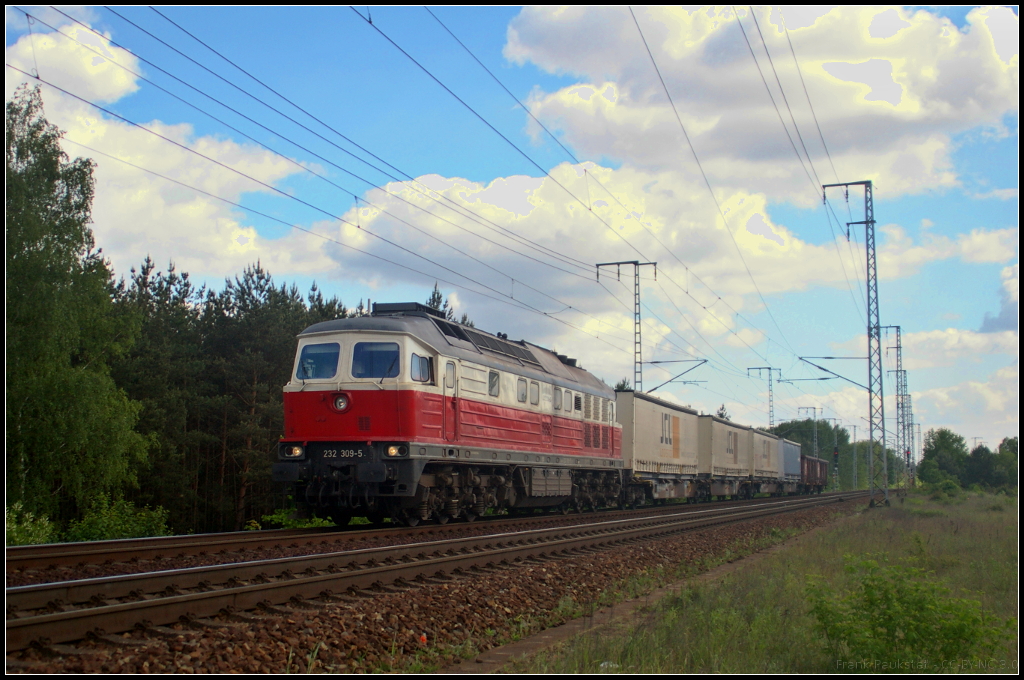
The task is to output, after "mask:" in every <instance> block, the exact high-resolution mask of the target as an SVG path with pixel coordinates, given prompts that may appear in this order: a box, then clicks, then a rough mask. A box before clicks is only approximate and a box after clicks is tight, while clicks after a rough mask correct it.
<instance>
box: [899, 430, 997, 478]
mask: <svg viewBox="0 0 1024 680" xmlns="http://www.w3.org/2000/svg"><path fill="white" fill-rule="evenodd" d="M918 478H919V479H920V480H921V481H922V482H926V483H928V484H932V485H938V484H941V483H943V482H945V481H947V480H953V481H955V482H956V483H957V484H958V485H959V486H961V487H972V488H974V487H976V488H999V487H1007V486H1016V485H1017V438H1016V437H1013V438H1009V437H1007V438H1005V439H1003V441H1002V442H1000V444H999V447H998V449H997V451H992V450H991V449H989V448H988V447H987V446H985V445H981V446H977V447H975V448H974V450H973V451H971V452H970V453H968V452H967V441H966V440H965V439H964V438H963V437H961V436H960V435H958V434H956V433H955V432H953V431H951V430H948V429H945V428H941V429H938V430H930V431H929V432H928V434H927V435H926V436H925V441H924V458H923V460H922V461H921V463H920V465H919V466H918Z"/></svg>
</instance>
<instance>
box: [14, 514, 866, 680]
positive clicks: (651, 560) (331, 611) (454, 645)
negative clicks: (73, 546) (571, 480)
mask: <svg viewBox="0 0 1024 680" xmlns="http://www.w3.org/2000/svg"><path fill="white" fill-rule="evenodd" d="M858 508H859V504H857V503H844V504H840V505H830V506H825V507H821V508H812V509H807V510H802V511H798V512H791V513H787V514H784V515H779V516H776V517H769V518H764V519H759V520H754V521H751V522H746V523H743V524H736V525H729V526H725V527H717V528H709V529H705V530H700V531H695V532H691V533H687V534H683V535H680V536H678V537H673V538H669V539H664V538H662V539H658V540H654V541H648V542H644V543H637V544H633V545H628V546H624V547H618V548H616V549H615V550H609V551H605V552H601V553H597V554H588V555H584V556H577V557H571V558H565V559H560V560H552V561H545V562H539V563H524V564H520V565H517V566H515V567H514V568H511V569H507V570H498V571H494V572H482V573H465V574H461V575H452V576H451V580H447V581H443V582H434V581H432V582H429V583H425V584H418V587H415V588H411V589H409V590H406V591H402V592H382V593H378V594H375V595H373V596H370V597H347V598H345V599H344V601H339V602H332V603H328V604H326V605H325V606H322V607H321V608H317V609H308V610H307V609H301V610H300V609H294V608H288V609H279V610H277V611H276V612H264V613H262V614H261V613H256V614H247V615H243V617H245V618H246V619H247V620H245V621H241V622H234V623H231V625H224V624H223V623H222V624H221V625H220V626H218V627H212V628H204V629H202V630H198V631H197V630H191V629H188V628H184V627H183V626H182V625H180V624H179V625H176V626H174V627H173V628H174V629H175V630H177V631H178V633H179V634H172V635H173V637H165V636H163V635H160V636H158V635H156V634H154V633H152V632H148V633H147V632H142V631H135V632H132V633H126V634H124V635H123V636H119V637H121V639H122V640H124V644H121V645H115V644H113V643H111V642H109V641H106V640H91V641H84V642H81V643H79V644H78V645H77V646H75V647H74V649H75V651H76V653H73V654H56V655H54V654H52V653H51V652H48V651H45V650H38V649H31V650H25V651H22V652H17V653H14V654H11V655H8V657H7V659H8V667H7V670H8V672H32V673H120V672H127V673H228V672H248V673H282V672H306V671H309V670H314V671H328V672H372V671H388V670H398V671H414V670H421V669H430V668H436V667H443V666H445V665H448V664H451V663H454V662H458V660H459V659H461V658H464V657H466V656H469V655H471V654H474V653H476V652H479V651H483V650H486V649H489V648H491V647H494V646H497V645H498V644H500V643H501V642H502V641H508V640H511V639H518V638H519V637H522V636H525V635H528V634H531V633H534V632H536V631H538V630H541V629H543V628H546V627H550V626H554V625H558V624H559V623H562V622H564V621H565V620H567V619H569V618H572V616H573V614H574V613H576V614H578V612H579V611H581V609H585V608H586V607H587V606H588V605H593V603H596V602H597V601H598V598H599V597H600V596H601V594H602V593H603V592H605V591H606V590H609V589H610V588H614V587H615V586H616V585H618V584H621V583H623V582H624V581H625V580H627V579H629V578H630V577H637V576H641V575H643V574H645V573H647V574H656V573H663V574H665V575H666V578H670V577H671V576H673V575H675V574H676V573H678V569H679V568H681V567H684V566H687V565H688V566H691V567H694V568H696V567H697V566H698V565H700V564H704V563H705V562H706V560H708V558H716V557H718V558H720V557H722V556H723V555H724V554H725V551H726V550H727V549H729V548H730V547H731V549H732V550H733V552H735V551H736V547H737V546H738V545H750V544H752V543H754V542H757V541H760V540H764V539H766V538H768V537H770V536H771V535H772V532H773V529H783V530H786V529H796V530H800V531H803V530H807V529H810V528H812V527H815V526H819V525H821V524H824V523H827V522H830V521H831V520H832V519H833V518H834V517H835V516H836V515H838V514H848V513H850V512H853V511H854V510H856V509H858ZM463 528H465V525H463ZM460 535H465V534H464V533H460ZM108 566H109V565H108ZM161 566H164V565H161ZM659 568H660V571H658V570H659ZM654 580H655V579H652V580H651V584H650V587H651V588H654V587H656V586H657V585H660V584H658V583H655V582H654ZM167 633H168V634H170V631H169V630H168V631H167ZM130 641H145V643H146V644H145V645H144V646H136V645H132V646H128V644H129V643H130Z"/></svg>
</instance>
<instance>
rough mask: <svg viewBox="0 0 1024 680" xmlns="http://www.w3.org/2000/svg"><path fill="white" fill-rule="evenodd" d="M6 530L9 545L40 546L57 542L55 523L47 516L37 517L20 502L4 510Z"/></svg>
mask: <svg viewBox="0 0 1024 680" xmlns="http://www.w3.org/2000/svg"><path fill="white" fill-rule="evenodd" d="M4 528H5V530H6V539H7V545H38V544H40V543H54V542H55V541H56V540H57V528H56V527H55V526H54V525H53V522H51V521H50V520H49V519H48V518H47V517H46V516H45V515H44V516H41V517H36V516H35V515H33V514H32V513H31V512H28V511H27V510H25V509H24V508H23V507H22V505H21V502H20V501H19V502H17V503H15V504H13V505H11V506H8V507H5V508H4Z"/></svg>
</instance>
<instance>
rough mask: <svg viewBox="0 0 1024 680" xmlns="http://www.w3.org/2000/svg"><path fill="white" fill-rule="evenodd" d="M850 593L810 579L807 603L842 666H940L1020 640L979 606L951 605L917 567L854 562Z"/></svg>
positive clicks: (881, 559) (878, 560)
mask: <svg viewBox="0 0 1024 680" xmlns="http://www.w3.org/2000/svg"><path fill="white" fill-rule="evenodd" d="M845 560H846V571H847V573H849V574H852V575H853V577H854V587H853V589H852V591H851V592H847V593H843V594H837V593H836V591H835V589H834V587H833V585H832V584H830V583H828V582H826V581H825V579H824V578H823V577H821V576H816V575H815V576H811V577H809V579H808V587H807V596H808V599H809V600H810V602H811V613H812V614H813V615H814V617H815V618H816V619H817V622H818V627H819V630H820V631H821V633H822V634H823V635H824V638H825V642H826V645H827V647H828V650H829V652H830V653H831V654H832V656H833V657H835V658H836V659H850V660H853V661H855V662H867V663H873V662H874V660H876V659H899V658H917V659H929V660H933V661H939V660H942V661H951V660H955V659H971V658H977V657H978V656H980V655H984V654H990V653H992V652H994V651H996V649H998V648H999V647H1000V645H1001V644H1002V643H1004V642H1006V641H1009V640H1011V639H1012V638H1013V634H1014V631H1015V629H1016V623H1015V621H1014V620H1013V619H1012V618H1010V619H1006V620H1005V621H1000V620H998V619H997V620H996V621H994V622H993V621H992V617H991V616H990V617H989V621H988V622H986V621H985V617H984V616H983V615H982V610H981V603H980V602H979V601H977V600H968V599H963V598H953V597H949V594H950V592H951V591H950V589H949V588H946V587H944V586H942V585H940V584H939V583H937V582H935V580H934V578H933V576H934V575H933V574H930V573H928V572H926V571H925V570H924V569H921V568H920V567H916V566H913V565H912V564H911V560H912V558H911V559H906V560H903V561H901V562H899V563H890V562H889V561H888V560H887V558H886V557H885V556H884V555H874V554H868V555H866V556H864V557H862V558H855V557H853V556H850V555H847V556H846V557H845Z"/></svg>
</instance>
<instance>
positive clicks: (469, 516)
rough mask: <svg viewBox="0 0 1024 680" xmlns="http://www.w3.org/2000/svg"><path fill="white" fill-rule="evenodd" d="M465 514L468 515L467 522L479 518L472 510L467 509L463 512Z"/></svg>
mask: <svg viewBox="0 0 1024 680" xmlns="http://www.w3.org/2000/svg"><path fill="white" fill-rule="evenodd" d="M463 514H465V515H466V521H467V522H474V521H476V518H477V515H476V513H474V512H472V511H470V510H466V511H465V513H463Z"/></svg>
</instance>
